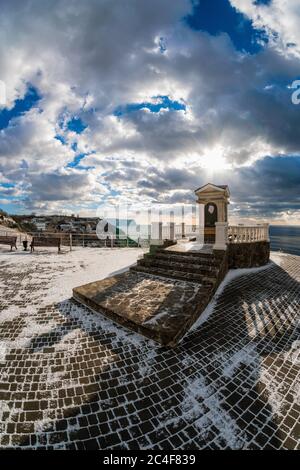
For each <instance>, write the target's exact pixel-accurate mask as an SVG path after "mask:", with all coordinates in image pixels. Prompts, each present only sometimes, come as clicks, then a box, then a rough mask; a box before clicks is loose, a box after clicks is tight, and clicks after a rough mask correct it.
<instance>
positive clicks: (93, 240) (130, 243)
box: [0, 230, 150, 250]
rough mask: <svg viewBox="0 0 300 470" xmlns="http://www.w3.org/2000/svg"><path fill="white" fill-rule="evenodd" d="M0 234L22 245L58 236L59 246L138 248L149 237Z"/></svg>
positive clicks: (147, 243) (4, 231) (11, 231)
mask: <svg viewBox="0 0 300 470" xmlns="http://www.w3.org/2000/svg"><path fill="white" fill-rule="evenodd" d="M0 236H7V237H17V243H18V244H20V245H22V243H23V241H27V242H28V243H30V242H31V240H32V238H33V237H37V238H59V239H60V243H61V246H66V247H69V248H70V250H72V248H73V247H83V248H86V247H98V248H125V247H128V248H138V247H142V248H144V247H149V245H150V241H149V239H141V238H138V239H137V240H132V239H130V238H125V239H122V238H112V237H108V238H107V239H104V240H103V239H99V238H98V237H97V235H96V234H93V233H63V232H46V231H45V232H44V231H43V232H30V233H29V232H28V233H22V232H17V231H13V230H9V231H8V230H0Z"/></svg>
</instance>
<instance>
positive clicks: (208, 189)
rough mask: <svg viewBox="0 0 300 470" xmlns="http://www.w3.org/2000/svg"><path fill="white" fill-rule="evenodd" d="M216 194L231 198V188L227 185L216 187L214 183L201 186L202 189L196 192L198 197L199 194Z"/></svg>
mask: <svg viewBox="0 0 300 470" xmlns="http://www.w3.org/2000/svg"><path fill="white" fill-rule="evenodd" d="M215 192H217V193H220V194H224V195H225V196H227V197H229V196H230V192H229V188H228V186H227V185H215V184H212V183H207V184H205V185H204V186H201V187H200V188H198V189H196V191H195V193H196V194H197V195H199V194H202V195H204V194H210V193H215Z"/></svg>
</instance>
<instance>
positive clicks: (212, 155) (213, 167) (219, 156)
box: [201, 147, 231, 173]
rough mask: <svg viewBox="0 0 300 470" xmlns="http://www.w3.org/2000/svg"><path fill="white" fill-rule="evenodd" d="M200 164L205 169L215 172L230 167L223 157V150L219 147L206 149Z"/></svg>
mask: <svg viewBox="0 0 300 470" xmlns="http://www.w3.org/2000/svg"><path fill="white" fill-rule="evenodd" d="M201 166H202V168H205V169H206V170H209V171H211V172H216V173H217V172H220V171H222V170H227V169H229V168H231V164H230V163H228V162H227V160H226V158H225V157H224V151H223V149H222V148H220V147H219V148H213V149H212V150H209V151H206V152H205V154H204V156H203V160H202V162H201Z"/></svg>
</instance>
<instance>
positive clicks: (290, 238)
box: [270, 225, 300, 256]
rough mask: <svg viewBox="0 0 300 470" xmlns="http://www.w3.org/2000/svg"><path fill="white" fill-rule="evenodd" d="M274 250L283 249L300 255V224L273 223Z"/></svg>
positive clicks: (272, 246) (271, 228)
mask: <svg viewBox="0 0 300 470" xmlns="http://www.w3.org/2000/svg"><path fill="white" fill-rule="evenodd" d="M270 242H271V250H272V251H282V252H283V253H290V254H292V255H299V256H300V225H271V226H270Z"/></svg>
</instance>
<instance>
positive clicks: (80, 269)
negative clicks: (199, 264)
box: [0, 246, 300, 449]
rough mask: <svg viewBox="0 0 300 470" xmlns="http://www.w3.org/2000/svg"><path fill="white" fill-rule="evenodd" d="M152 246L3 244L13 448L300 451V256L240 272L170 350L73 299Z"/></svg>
mask: <svg viewBox="0 0 300 470" xmlns="http://www.w3.org/2000/svg"><path fill="white" fill-rule="evenodd" d="M142 254H143V252H142V250H141V249H134V248H128V249H127V248H124V249H99V248H85V249H81V248H80V249H77V250H74V251H73V252H68V253H63V254H61V255H58V254H57V253H56V252H55V250H54V249H53V251H52V249H42V248H41V249H40V250H39V251H37V252H36V253H35V254H32V255H30V254H29V253H26V252H22V251H18V252H12V253H9V252H8V251H7V247H2V246H1V247H0V266H1V270H0V285H1V294H0V322H1V338H0V361H1V365H2V380H1V382H2V391H1V400H2V403H1V410H0V414H1V416H0V422H1V438H0V446H1V447H2V448H3V447H4V448H10V447H14V448H15V447H27V448H36V447H40V448H48V449H49V448H57V449H85V448H86V449H92V448H94V449H95V448H101V449H105V448H108V449H111V448H124V449H126V448H129V449H131V448H132V449H134V448H141V449H147V448H158V449H195V448H197V449H198V448H199V449H203V448H232V449H236V448H246V449H247V448H250V449H261V448H263V449H266V448H268V449H272V448H275V449H280V448H283V449H297V448H298V449H300V425H299V414H300V406H299V388H300V387H299V368H300V362H299V357H300V341H299V302H300V285H299V281H300V257H297V256H292V255H284V254H279V253H272V263H270V264H268V265H267V266H264V267H261V268H257V269H251V270H234V271H230V272H229V273H228V274H227V276H226V278H225V280H224V281H223V283H222V284H221V286H220V287H219V289H218V291H217V293H216V295H215V297H214V300H213V301H212V303H211V304H210V305H209V306H208V307H207V309H206V310H205V311H204V313H203V314H202V315H201V317H200V319H199V320H198V321H197V322H196V324H195V325H194V327H193V329H192V330H191V331H189V332H188V333H187V335H186V336H185V337H184V338H183V339H182V340H181V342H180V343H179V345H178V346H177V347H176V348H175V349H172V350H170V349H166V348H163V347H161V346H160V345H158V344H156V343H154V342H153V341H151V340H150V339H147V338H145V337H143V336H140V335H139V334H138V333H135V332H132V331H129V330H127V329H124V328H123V327H122V326H119V325H117V324H115V323H113V322H112V321H111V320H109V319H107V318H105V317H103V316H102V315H100V314H95V313H93V312H91V311H90V310H88V309H87V308H85V307H84V306H80V305H78V304H77V303H76V301H74V300H72V299H71V296H72V288H73V287H75V286H78V285H80V284H83V283H89V282H92V281H95V280H99V279H101V278H104V277H106V276H109V275H115V274H118V273H120V271H122V270H124V269H126V267H128V266H129V265H132V264H133V263H135V261H136V259H137V258H138V257H140V256H141V255H142Z"/></svg>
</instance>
